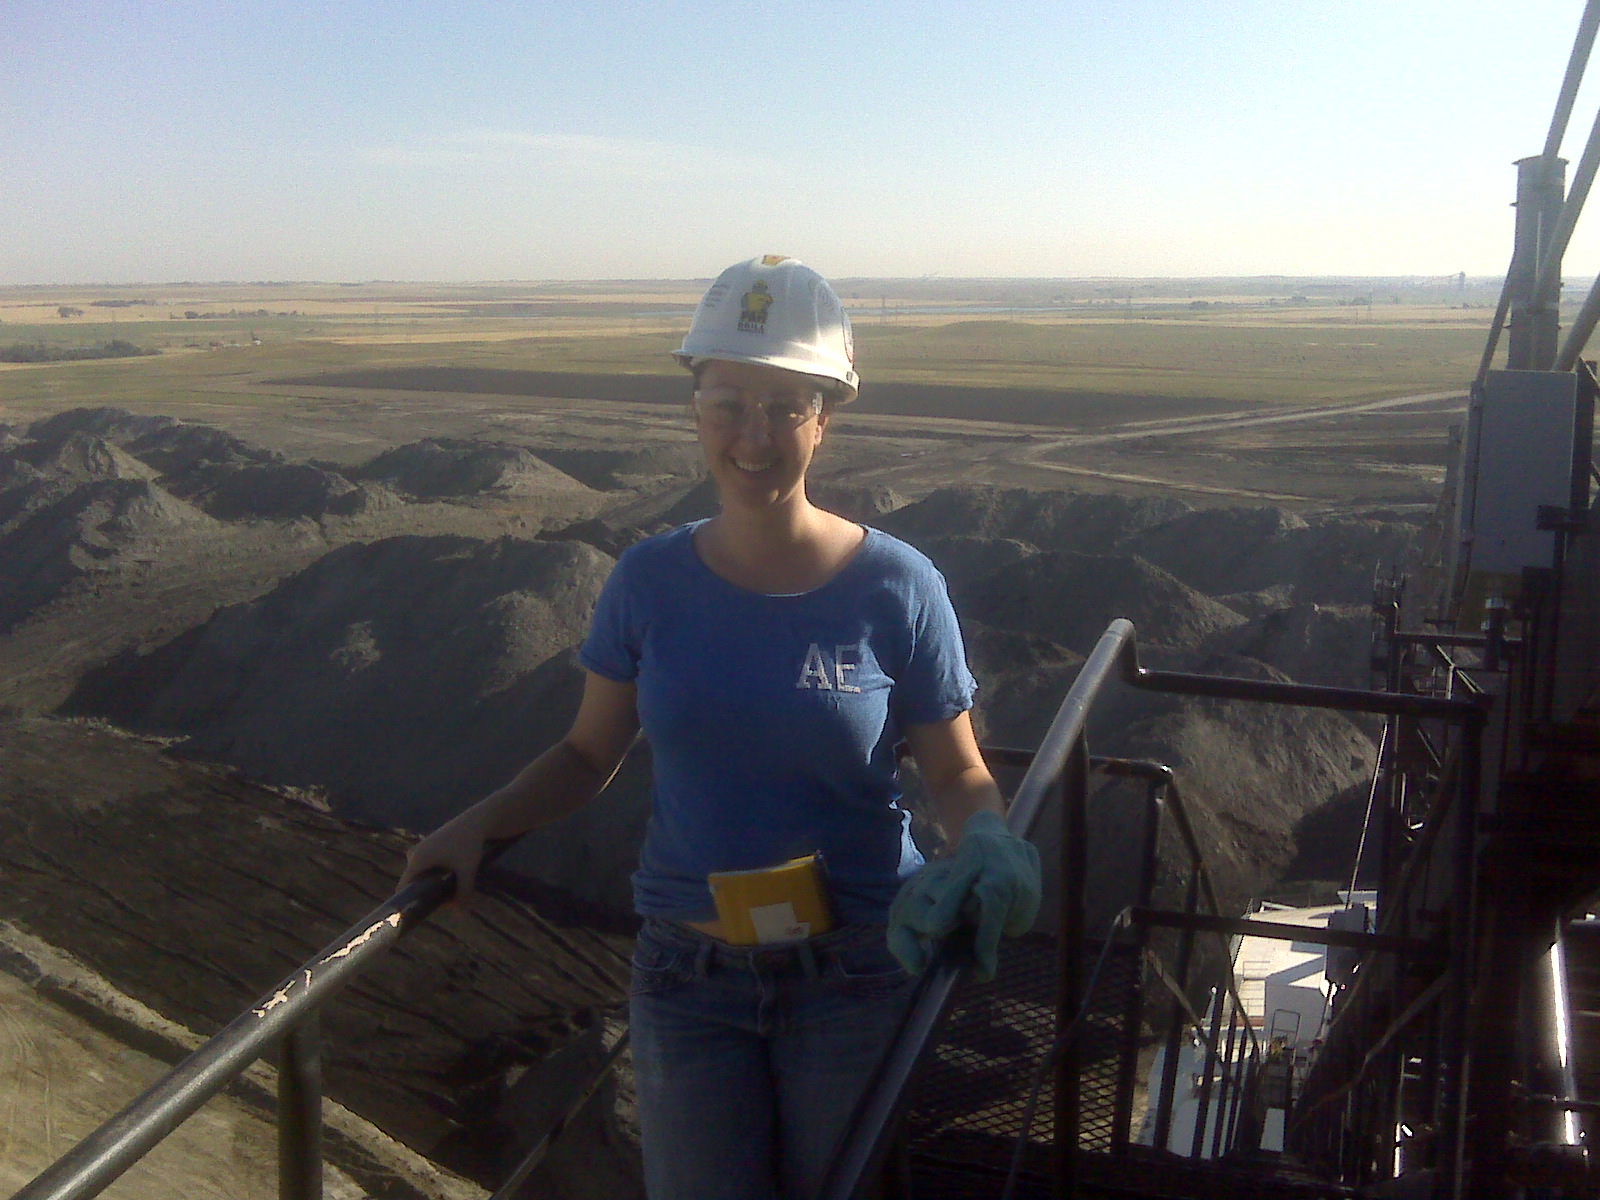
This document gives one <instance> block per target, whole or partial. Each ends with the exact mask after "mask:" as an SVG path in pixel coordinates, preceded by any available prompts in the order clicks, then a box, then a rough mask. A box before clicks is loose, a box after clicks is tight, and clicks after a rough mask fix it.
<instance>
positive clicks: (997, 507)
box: [882, 487, 1190, 554]
mask: <svg viewBox="0 0 1600 1200" xmlns="http://www.w3.org/2000/svg"><path fill="white" fill-rule="evenodd" d="M1189 511H1190V510H1189V506H1188V505H1186V504H1183V503H1182V502H1181V501H1177V500H1169V499H1165V498H1159V497H1128V496H1112V495H1101V494H1098V493H1089V492H1069V491H1061V492H1036V491H1028V490H1026V489H1023V488H994V487H977V488H940V489H939V490H938V491H935V492H932V493H930V494H929V495H928V496H927V497H925V498H924V499H922V500H919V501H917V502H916V503H915V504H908V505H906V506H905V507H904V508H902V509H900V510H899V511H897V512H895V513H893V514H891V515H888V516H886V517H884V518H883V521H882V525H883V528H884V529H886V530H888V531H889V532H890V533H893V534H896V535H898V536H900V537H903V538H906V539H907V540H908V541H911V542H915V543H917V544H919V545H920V544H921V539H923V538H930V537H945V536H949V535H952V534H966V535H972V536H978V537H998V538H1012V539H1015V540H1017V541H1022V542H1031V543H1032V544H1033V545H1035V546H1038V547H1039V548H1040V549H1044V550H1071V551H1076V552H1079V553H1084V554H1108V553H1111V552H1113V551H1115V550H1117V549H1118V548H1119V547H1121V545H1122V544H1123V543H1124V542H1125V541H1126V540H1127V539H1129V538H1131V537H1132V536H1133V535H1134V534H1135V533H1138V532H1140V531H1142V530H1145V529H1149V528H1152V527H1154V526H1157V525H1161V524H1163V523H1165V522H1167V521H1170V520H1172V519H1174V518H1175V517H1178V516H1181V515H1183V514H1185V513H1187V512H1189Z"/></svg>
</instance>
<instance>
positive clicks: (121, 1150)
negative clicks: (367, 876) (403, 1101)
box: [12, 872, 455, 1200]
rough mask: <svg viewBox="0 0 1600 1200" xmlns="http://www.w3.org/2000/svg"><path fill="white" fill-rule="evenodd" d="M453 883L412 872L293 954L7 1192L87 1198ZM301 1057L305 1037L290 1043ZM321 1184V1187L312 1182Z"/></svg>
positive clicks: (290, 1028)
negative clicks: (221, 1021)
mask: <svg viewBox="0 0 1600 1200" xmlns="http://www.w3.org/2000/svg"><path fill="white" fill-rule="evenodd" d="M454 891H455V878H454V876H451V875H449V874H445V873H442V872H429V873H428V874H426V875H422V876H419V877H418V878H417V879H416V880H414V881H413V882H412V883H410V884H409V885H407V887H406V888H405V889H404V890H403V891H400V892H397V893H396V894H395V895H393V896H391V897H390V898H389V899H388V900H386V901H385V902H384V903H383V904H380V905H379V906H378V907H377V908H375V909H373V910H372V912H370V913H368V914H367V915H366V916H365V917H363V918H362V919H361V920H360V921H358V922H357V923H356V924H355V925H352V926H351V927H350V928H349V929H347V930H345V932H344V933H342V934H340V935H339V937H338V938H336V939H335V940H334V941H332V942H330V943H329V944H328V946H327V947H326V948H325V949H324V950H323V951H322V952H321V953H320V954H318V955H316V956H315V957H314V958H312V959H310V960H308V961H307V962H305V963H303V964H301V965H300V966H299V967H297V968H296V969H295V970H294V972H293V973H292V974H290V975H288V976H287V977H286V978H284V979H283V980H282V982H280V983H279V984H278V986H277V987H275V988H273V989H272V990H271V991H268V992H267V993H265V994H264V995H262V996H261V997H260V998H259V999H257V1000H256V1002H255V1003H254V1004H253V1005H251V1006H250V1007H249V1008H247V1009H246V1010H245V1011H244V1012H242V1013H241V1014H239V1016H237V1017H235V1018H234V1019H233V1020H232V1021H230V1022H229V1023H228V1024H227V1025H226V1026H224V1027H223V1029H222V1030H221V1031H220V1032H219V1033H217V1034H216V1035H215V1036H214V1037H212V1038H211V1039H210V1040H209V1041H207V1042H206V1043H205V1044H204V1045H203V1046H201V1047H200V1048H199V1049H198V1050H196V1051H195V1052H194V1053H193V1054H191V1055H189V1057H188V1058H186V1059H184V1060H183V1061H182V1062H181V1063H179V1064H178V1065H177V1066H176V1067H174V1068H173V1069H172V1070H171V1071H170V1072H169V1073H168V1074H167V1075H166V1076H165V1077H164V1078H162V1079H160V1080H158V1081H157V1082H156V1083H154V1084H152V1085H151V1086H150V1087H149V1088H147V1089H146V1090H145V1091H144V1092H143V1093H142V1094H141V1095H140V1096H138V1097H137V1098H135V1099H134V1100H133V1101H131V1102H130V1103H129V1104H128V1105H127V1106H126V1107H124V1108H123V1109H122V1111H121V1112H119V1113H117V1114H116V1116H114V1117H112V1118H111V1119H110V1120H108V1121H107V1122H105V1124H103V1125H101V1126H100V1128H98V1129H96V1130H95V1131H94V1132H93V1133H91V1134H89V1136H88V1137H86V1138H84V1139H83V1140H82V1141H81V1142H79V1143H78V1144H77V1145H76V1146H74V1147H73V1148H72V1149H71V1150H69V1151H67V1153H66V1154H64V1155H62V1156H61V1157H60V1158H59V1159H57V1160H56V1161H55V1162H54V1163H52V1164H51V1165H50V1166H48V1167H46V1168H45V1169H44V1171H42V1172H41V1173H40V1174H39V1175H38V1176H37V1177H35V1178H34V1179H33V1181H32V1182H30V1183H28V1184H26V1185H24V1187H23V1188H22V1190H21V1191H20V1192H17V1193H16V1195H15V1196H14V1197H13V1198H12V1200H88V1197H91V1196H96V1195H99V1194H100V1192H101V1191H103V1190H104V1189H105V1188H107V1187H108V1186H110V1185H111V1183H112V1182H113V1181H115V1180H116V1179H117V1177H118V1176H120V1175H121V1174H122V1173H123V1172H124V1171H126V1170H127V1169H128V1168H129V1167H131V1166H132V1165H133V1164H134V1163H135V1162H137V1161H138V1160H139V1159H140V1158H142V1157H143V1156H144V1155H145V1154H146V1153H148V1152H149V1151H150V1150H151V1149H152V1148H153V1147H154V1146H155V1145H156V1144H157V1143H158V1142H160V1141H161V1140H162V1139H163V1138H165V1137H166V1136H167V1135H168V1134H169V1133H171V1132H172V1131H173V1130H174V1129H176V1128H177V1127H178V1126H179V1125H180V1124H181V1123H182V1122H183V1121H184V1120H186V1119H187V1118H188V1117H190V1116H192V1115H193V1114H194V1113H195V1112H196V1111H198V1110H199V1108H200V1106H201V1105H203V1104H204V1103H205V1102H206V1101H207V1100H209V1099H211V1097H213V1096H215V1095H216V1094H217V1093H218V1092H220V1091H222V1089H223V1088H225V1087H227V1086H228V1084H230V1083H232V1082H233V1081H234V1080H235V1079H237V1078H238V1077H239V1076H240V1075H242V1074H244V1072H245V1070H246V1069H247V1068H248V1067H249V1066H250V1065H251V1064H252V1063H254V1062H255V1061H256V1059H258V1058H260V1057H261V1056H262V1054H263V1053H264V1052H266V1051H267V1050H269V1049H271V1048H272V1047H273V1046H274V1044H275V1043H277V1042H278V1041H279V1040H280V1039H284V1038H288V1037H290V1036H291V1035H292V1034H293V1033H294V1032H295V1030H296V1028H297V1027H298V1026H300V1024H301V1022H303V1021H305V1020H306V1019H308V1018H311V1017H314V1016H315V1014H316V1012H317V1010H318V1009H319V1008H320V1007H321V1005H322V1004H323V1003H325V1002H326V1001H327V1000H328V999H330V998H331V997H332V996H333V994H334V993H335V992H337V991H338V990H339V989H340V988H342V987H344V986H345V985H346V984H347V983H349V982H351V981H352V980H353V979H354V978H355V976H357V975H358V974H360V972H361V971H362V970H363V969H364V968H365V967H366V966H367V964H368V963H370V962H371V961H372V960H373V959H374V958H376V957H377V956H379V955H381V954H382V953H383V952H384V951H385V950H387V949H388V948H389V947H390V946H392V945H393V944H394V943H395V942H397V941H398V940H399V939H400V938H402V937H404V936H405V935H406V934H407V933H408V932H410V931H411V930H412V929H413V928H415V927H416V926H417V925H418V924H419V923H421V922H422V921H424V920H426V919H427V918H428V917H429V916H430V915H431V914H432V913H433V912H434V910H435V909H437V908H438V907H439V906H440V905H441V904H443V903H444V902H445V901H446V900H448V899H449V898H450V896H451V895H452V894H453V893H454ZM295 1052H296V1053H295V1057H302V1058H303V1057H304V1054H305V1047H304V1046H303V1045H301V1046H296V1047H295ZM316 1190H317V1191H320V1188H318V1189H316Z"/></svg>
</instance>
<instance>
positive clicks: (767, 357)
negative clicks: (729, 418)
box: [672, 254, 860, 399]
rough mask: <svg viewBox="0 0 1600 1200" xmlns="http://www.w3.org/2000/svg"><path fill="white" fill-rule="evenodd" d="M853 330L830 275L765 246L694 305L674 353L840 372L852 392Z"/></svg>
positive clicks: (828, 374) (691, 358)
mask: <svg viewBox="0 0 1600 1200" xmlns="http://www.w3.org/2000/svg"><path fill="white" fill-rule="evenodd" d="M855 356H856V347H855V338H854V336H853V335H852V334H851V332H850V318H849V317H847V316H845V312H844V305H843V304H841V303H839V297H838V296H837V295H835V294H834V291H833V289H832V288H831V287H829V286H828V281H827V280H826V279H824V278H823V277H822V276H821V275H818V274H817V273H816V272H815V271H813V270H812V269H811V268H810V267H808V266H805V265H804V264H802V263H801V262H800V261H799V260H798V259H793V258H786V257H785V256H784V255H782V254H767V255H763V256H762V257H760V258H752V259H751V260H750V261H749V262H742V263H736V264H735V265H734V266H731V267H729V268H728V269H727V270H726V271H724V272H723V273H722V274H721V275H719V276H717V281H716V282H715V283H713V284H712V285H711V287H710V288H709V289H708V290H707V291H706V294H705V295H704V296H703V297H702V298H701V300H700V307H699V308H697V309H695V312H694V324H692V325H691V326H689V332H688V334H687V335H686V336H685V337H684V339H683V345H682V346H681V347H680V348H679V349H678V350H677V351H676V352H674V354H673V356H672V357H674V358H676V359H677V360H678V361H679V362H680V363H682V364H683V365H684V366H686V367H693V366H695V365H696V364H698V363H699V362H701V361H702V360H704V359H708V358H721V359H729V360H731V361H733V362H747V363H758V364H760V365H762V366H768V367H780V368H782V369H783V370H785V371H799V372H801V373H802V374H805V375H820V376H822V377H823V378H825V379H837V380H838V381H839V382H840V383H842V384H844V386H845V387H847V388H849V389H850V395H849V397H847V399H853V398H854V397H855V393H856V389H857V386H858V384H859V382H860V381H859V379H858V377H857V375H856V369H855Z"/></svg>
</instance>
